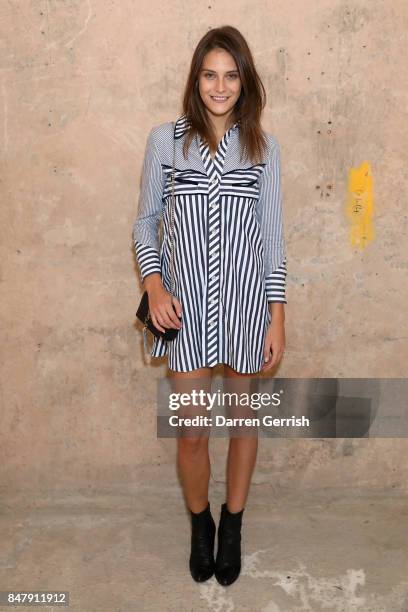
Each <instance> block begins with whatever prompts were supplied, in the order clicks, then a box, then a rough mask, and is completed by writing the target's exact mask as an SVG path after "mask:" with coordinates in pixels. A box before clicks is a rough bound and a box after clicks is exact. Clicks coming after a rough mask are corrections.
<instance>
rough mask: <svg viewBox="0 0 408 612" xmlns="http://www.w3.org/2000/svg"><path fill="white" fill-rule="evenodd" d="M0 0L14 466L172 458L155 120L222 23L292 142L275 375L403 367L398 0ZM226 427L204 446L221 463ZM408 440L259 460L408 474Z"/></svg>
mask: <svg viewBox="0 0 408 612" xmlns="http://www.w3.org/2000/svg"><path fill="white" fill-rule="evenodd" d="M0 21H1V23H2V29H3V35H2V39H3V48H2V53H1V72H0V75H1V104H0V113H1V119H0V135H1V166H2V170H1V187H0V188H1V199H2V206H1V209H0V210H1V234H2V239H1V283H2V300H1V306H0V307H1V320H2V339H1V351H2V359H1V362H2V363H1V387H2V389H1V401H2V407H1V410H2V415H1V432H2V433H1V435H2V440H1V453H2V455H3V457H2V459H3V461H2V475H1V482H0V484H1V486H4V487H12V488H13V487H14V488H26V489H28V488H30V487H33V488H34V487H35V488H39V487H40V488H41V487H51V486H53V487H56V488H59V487H70V486H72V487H74V486H87V485H88V484H90V483H92V484H95V483H96V484H105V483H108V484H109V483H117V482H122V483H126V482H134V481H135V480H137V478H139V477H140V474H141V472H140V470H142V474H143V469H144V466H153V468H154V467H155V468H157V470H156V477H157V480H159V479H160V477H161V476H163V477H165V476H166V474H168V473H171V472H172V470H173V465H174V440H157V439H156V432H155V392H156V381H157V379H158V378H160V377H161V376H165V374H166V362H165V360H158V361H155V362H154V365H153V366H149V365H148V364H146V362H145V361H144V359H143V345H142V340H141V333H140V327H139V326H137V325H135V317H134V313H135V307H136V305H137V304H138V302H139V299H140V295H141V290H142V288H141V285H140V280H139V276H138V272H137V268H136V264H135V259H134V256H133V245H132V240H131V226H132V223H133V220H134V217H135V215H136V211H137V196H138V188H139V178H140V170H141V162H142V156H143V153H144V146H145V142H146V136H147V133H148V131H149V129H150V127H151V126H152V125H156V124H158V123H161V122H163V121H168V120H174V119H175V118H177V117H178V116H179V114H180V100H181V92H182V89H183V85H184V81H185V78H186V75H187V70H188V67H189V62H190V58H191V54H192V51H193V49H194V47H195V45H196V43H197V42H198V40H199V38H200V37H201V36H202V35H203V33H204V32H205V31H206V30H207V29H208V28H210V27H212V26H215V25H222V24H226V23H230V24H232V25H235V26H236V27H238V28H239V29H240V30H241V31H242V33H243V34H244V35H245V36H246V37H247V40H248V42H249V44H250V46H251V48H252V51H253V54H254V57H255V60H256V64H257V67H258V70H259V72H260V75H261V77H262V79H263V81H264V84H265V87H266V89H267V93H268V104H267V108H266V109H265V113H264V126H265V128H266V129H268V130H269V131H271V132H273V133H274V134H275V135H276V137H277V138H278V140H279V142H280V144H281V150H282V180H283V192H284V218H285V230H286V239H287V250H288V267H289V276H288V305H287V308H286V313H287V351H286V355H285V358H284V361H283V362H282V365H281V368H280V370H279V376H281V377H293V378H296V377H308V376H311V377H340V378H341V377H404V376H405V375H406V372H407V357H408V345H407V338H408V332H407V324H406V314H405V313H406V303H407V293H408V290H407V284H406V279H407V241H406V235H407V211H406V196H407V166H408V163H407V162H408V159H407V146H406V145H407V130H408V127H407V126H408V124H407V121H406V109H407V102H408V100H407V91H408V89H407V75H408V71H407V69H406V68H407V66H406V60H405V57H406V46H407V27H408V10H407V5H406V2H405V1H403V0H394V1H393V2H383V1H381V0H371V1H370V2H366V1H352V2H345V1H343V0H319V1H318V2H315V1H314V0H313V1H312V0H306V1H300V0H296V1H295V2H292V3H290V4H289V5H287V4H285V3H278V2H272V1H270V0H260V1H257V2H255V3H254V2H240V1H238V2H237V1H234V2H223V3H212V2H211V0H210V1H208V2H195V3H185V2H179V1H175V2H171V3H167V4H166V3H165V4H163V3H162V2H159V1H158V0H153V1H149V2H146V1H145V0H142V1H138V2H135V1H132V0H120V1H119V0H116V1H115V0H87V1H86V0H67V1H62V0H61V1H51V0H38V1H37V2H4V3H2V5H1V8H0ZM363 162H368V165H369V168H370V171H371V174H372V179H373V198H374V200H373V201H374V216H372V218H371V221H370V220H369V221H370V222H371V224H372V228H371V229H372V230H373V233H372V237H371V238H370V240H367V242H368V244H367V246H365V248H359V247H358V246H356V244H353V242H352V238H351V226H352V225H353V223H355V222H356V218H355V216H354V221H353V217H352V216H351V217H350V216H348V215H347V210H348V209H347V206H350V202H351V203H352V202H353V197H354V198H355V197H357V196H361V197H363V196H365V195H367V193H366V192H364V189H360V191H358V189H357V188H356V187H355V186H354V187H353V185H355V182H354V183H353V182H352V176H351V174H350V172H351V169H352V168H358V167H359V166H360V165H361V164H362V163H363ZM356 189H357V196H356ZM353 190H354V192H353ZM366 204H367V202H366ZM370 205H371V204H370ZM366 212H368V213H370V214H371V211H370V210H368V211H366ZM357 223H358V219H357ZM360 229H361V228H360ZM225 442H226V441H225V440H216V441H214V444H213V449H212V450H213V457H214V461H215V464H214V473H215V474H219V477H220V478H222V477H223V468H224V463H223V461H222V457H223V456H224V454H225V447H226V445H225ZM350 448H351V449H352V451H350ZM406 448H407V446H406V441H405V440H354V441H352V442H350V441H347V440H344V441H343V440H328V439H327V440H316V441H313V440H281V441H279V443H277V442H276V441H275V442H274V441H271V440H269V441H266V442H264V444H263V446H262V449H261V451H260V455H259V462H258V466H257V473H256V475H255V476H254V478H255V480H256V479H261V480H262V481H267V482H270V483H274V482H277V481H280V482H285V483H286V485H288V486H291V485H292V484H293V486H295V485H296V486H298V485H302V484H303V485H304V486H315V485H318V484H320V483H321V482H324V483H325V484H327V485H328V484H343V485H345V486H351V485H356V484H357V485H358V484H359V483H362V482H363V483H364V484H366V485H370V486H377V485H378V486H382V485H384V484H388V485H390V486H391V485H392V486H396V487H402V486H406V482H407V478H406V471H407V468H406V465H405V463H406V462H405V461H404V458H405V456H406ZM289 465H290V469H289ZM153 468H152V469H153ZM322 471H324V478H323V480H321V477H322ZM299 474H301V475H302V477H301V478H299ZM346 474H347V477H346V478H345V475H346ZM166 477H167V476H166ZM153 482H155V481H153Z"/></svg>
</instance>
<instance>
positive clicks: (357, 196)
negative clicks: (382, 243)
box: [347, 161, 374, 249]
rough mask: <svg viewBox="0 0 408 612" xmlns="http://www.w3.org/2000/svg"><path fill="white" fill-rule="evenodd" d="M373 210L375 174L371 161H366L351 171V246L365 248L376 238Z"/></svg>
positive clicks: (348, 211)
mask: <svg viewBox="0 0 408 612" xmlns="http://www.w3.org/2000/svg"><path fill="white" fill-rule="evenodd" d="M373 212H374V201H373V176H372V173H371V168H370V164H369V162H368V161H364V162H363V163H362V164H361V165H360V166H359V167H358V168H351V169H350V172H349V179H348V199H347V217H348V219H349V221H350V242H351V246H353V247H357V248H360V249H363V248H364V247H366V246H367V245H368V244H369V243H370V242H371V241H372V240H373V239H374V225H373Z"/></svg>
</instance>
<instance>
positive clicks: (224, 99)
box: [198, 49, 241, 119]
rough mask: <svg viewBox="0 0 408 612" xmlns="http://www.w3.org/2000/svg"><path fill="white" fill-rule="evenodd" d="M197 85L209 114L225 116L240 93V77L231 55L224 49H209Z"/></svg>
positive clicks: (217, 116)
mask: <svg viewBox="0 0 408 612" xmlns="http://www.w3.org/2000/svg"><path fill="white" fill-rule="evenodd" d="M198 87H199V92H200V96H201V99H202V101H203V103H204V105H205V107H206V109H207V111H208V113H209V114H210V116H212V118H214V119H215V118H220V117H227V116H228V115H229V114H230V113H231V112H232V110H233V108H234V106H235V103H236V102H237V100H238V98H239V95H240V93H241V79H240V77H239V72H238V68H237V65H236V63H235V60H234V58H233V57H232V55H231V54H230V53H228V52H227V51H225V50H224V49H212V51H209V52H208V53H207V55H205V57H204V61H203V64H202V66H201V70H200V73H199V77H198Z"/></svg>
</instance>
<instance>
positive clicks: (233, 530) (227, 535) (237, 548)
mask: <svg viewBox="0 0 408 612" xmlns="http://www.w3.org/2000/svg"><path fill="white" fill-rule="evenodd" d="M244 509H245V508H243V509H242V510H241V511H240V512H229V510H228V508H227V504H226V503H225V504H222V506H221V518H220V524H219V526H218V549H217V558H216V560H215V577H216V579H217V581H218V582H219V583H220V584H221V585H222V586H228V585H229V584H232V583H233V582H234V581H235V580H236V579H237V578H238V576H239V573H240V571H241V525H242V514H243V512H244Z"/></svg>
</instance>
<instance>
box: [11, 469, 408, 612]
mask: <svg viewBox="0 0 408 612" xmlns="http://www.w3.org/2000/svg"><path fill="white" fill-rule="evenodd" d="M144 482H145V484H144V485H143V486H136V485H132V487H130V488H127V489H124V488H123V487H122V488H120V487H119V488H118V487H117V488H113V489H112V488H111V489H106V490H92V491H91V490H90V489H89V490H86V491H77V492H72V491H59V492H58V493H56V492H54V493H51V492H49V493H47V494H44V493H42V494H39V493H38V494H37V495H35V496H30V497H29V496H28V495H27V494H25V493H24V492H21V493H14V494H8V495H3V496H2V507H1V515H0V516H1V522H0V525H1V532H0V535H1V560H0V582H1V586H0V590H6V589H8V590H18V589H25V590H27V589H31V590H34V589H38V590H42V591H44V590H47V589H48V590H54V591H69V598H70V607H69V609H70V610H75V611H80V612H94V611H95V612H104V611H109V612H133V611H136V612H139V611H143V612H149V611H155V612H156V611H174V612H181V611H189V612H190V611H193V612H201V611H203V612H204V611H205V612H206V611H215V612H230V611H237V612H241V611H242V612H244V611H248V612H255V611H259V612H295V611H296V612H300V611H302V612H303V611H312V612H320V611H333V612H352V611H353V612H354V611H361V612H407V611H408V529H407V523H408V503H407V502H408V494H407V493H401V492H398V491H396V490H395V489H393V490H391V491H368V490H364V489H360V490H357V491H351V490H350V489H347V490H345V491H343V490H327V489H326V490H324V491H321V490H320V491H319V490H315V491H308V492H305V491H286V492H284V491H279V492H277V491H276V490H275V491H272V489H270V488H268V487H265V486H264V485H262V486H259V485H258V486H253V487H252V489H251V492H250V499H249V503H248V504H247V507H246V509H245V512H244V517H243V531H242V547H243V558H242V561H243V565H242V571H241V575H240V577H239V579H238V580H237V581H236V582H235V583H234V584H233V585H231V586H229V587H221V586H220V585H218V583H217V582H216V580H215V578H214V577H213V578H211V579H210V580H209V581H207V582H206V583H203V584H196V583H195V582H194V581H193V580H192V578H191V577H190V574H189V570H188V554H189V537H190V533H189V529H190V526H189V522H188V517H187V514H186V510H185V505H184V502H183V499H182V497H181V495H180V489H179V487H178V486H176V485H175V483H174V482H160V483H157V481H156V482H155V481H154V480H152V481H148V480H145V481H144ZM223 501H224V498H223V488H222V487H221V485H219V484H215V485H213V484H212V485H211V494H210V502H211V508H212V511H213V515H214V518H215V520H216V521H218V517H219V512H220V505H221V503H222V502H223ZM10 609H11V608H10V607H3V606H0V610H10ZM21 609H23V608H21ZM42 609H47V610H57V609H60V607H58V608H57V606H54V607H46V608H42Z"/></svg>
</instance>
